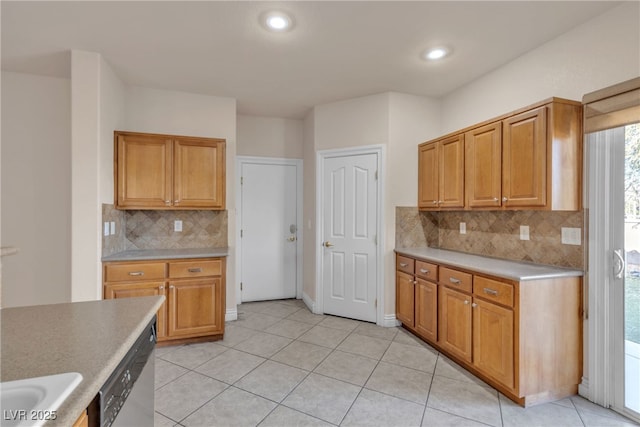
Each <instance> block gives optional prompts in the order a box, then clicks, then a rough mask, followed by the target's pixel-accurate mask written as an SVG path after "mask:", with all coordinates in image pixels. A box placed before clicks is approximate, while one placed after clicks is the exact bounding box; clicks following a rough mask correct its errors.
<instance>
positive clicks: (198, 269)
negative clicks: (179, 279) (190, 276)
mask: <svg viewBox="0 0 640 427" xmlns="http://www.w3.org/2000/svg"><path fill="white" fill-rule="evenodd" d="M188 271H189V273H202V267H194V268H190V269H188Z"/></svg>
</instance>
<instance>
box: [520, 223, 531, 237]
mask: <svg viewBox="0 0 640 427" xmlns="http://www.w3.org/2000/svg"><path fill="white" fill-rule="evenodd" d="M520 240H529V226H528V225H521V226H520Z"/></svg>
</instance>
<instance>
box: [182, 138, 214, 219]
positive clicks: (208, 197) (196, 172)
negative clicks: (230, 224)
mask: <svg viewBox="0 0 640 427" xmlns="http://www.w3.org/2000/svg"><path fill="white" fill-rule="evenodd" d="M174 141H175V142H174V156H175V161H174V165H175V166H174V175H175V177H174V180H175V185H174V196H175V197H174V200H173V206H175V207H190V208H215V209H224V206H225V142H224V141H223V140H216V141H212V140H200V139H192V138H184V139H180V138H178V139H175V140H174Z"/></svg>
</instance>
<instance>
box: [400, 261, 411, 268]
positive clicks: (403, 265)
mask: <svg viewBox="0 0 640 427" xmlns="http://www.w3.org/2000/svg"><path fill="white" fill-rule="evenodd" d="M408 265H409V264H407V263H405V262H401V263H400V267H402V268H405V267H407V266H408Z"/></svg>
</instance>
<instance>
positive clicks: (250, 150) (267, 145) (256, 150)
mask: <svg viewBox="0 0 640 427" xmlns="http://www.w3.org/2000/svg"><path fill="white" fill-rule="evenodd" d="M236 138H237V141H238V149H237V153H236V154H237V155H238V156H256V157H277V158H285V159H301V158H302V156H303V138H304V137H303V122H302V120H295V119H282V118H277V117H258V116H242V115H238V116H237V135H236Z"/></svg>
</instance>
